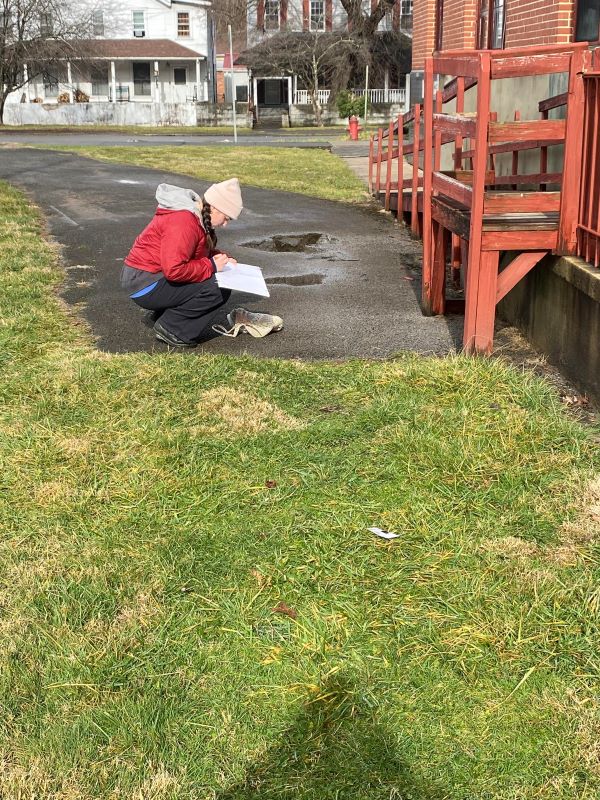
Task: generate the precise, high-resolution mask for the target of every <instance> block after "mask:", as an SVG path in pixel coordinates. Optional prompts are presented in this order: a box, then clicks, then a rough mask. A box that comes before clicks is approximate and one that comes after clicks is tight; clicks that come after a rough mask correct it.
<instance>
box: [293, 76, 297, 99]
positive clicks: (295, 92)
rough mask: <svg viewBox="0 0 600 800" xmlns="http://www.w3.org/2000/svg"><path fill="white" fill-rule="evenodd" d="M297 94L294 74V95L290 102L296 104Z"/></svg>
mask: <svg viewBox="0 0 600 800" xmlns="http://www.w3.org/2000/svg"><path fill="white" fill-rule="evenodd" d="M297 94H298V76H297V75H294V96H293V98H292V103H294V105H295V104H296V95H297Z"/></svg>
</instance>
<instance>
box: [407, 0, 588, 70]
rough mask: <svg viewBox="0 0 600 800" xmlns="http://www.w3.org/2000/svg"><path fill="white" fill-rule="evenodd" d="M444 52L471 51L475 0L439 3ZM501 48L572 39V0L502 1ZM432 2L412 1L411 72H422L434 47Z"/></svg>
mask: <svg viewBox="0 0 600 800" xmlns="http://www.w3.org/2000/svg"><path fill="white" fill-rule="evenodd" d="M443 1H444V14H443V16H444V23H443V39H442V44H443V48H444V50H456V49H459V50H462V49H470V48H475V46H476V36H477V15H478V8H479V0H443ZM505 2H506V13H507V17H506V33H505V47H526V46H528V45H545V44H563V43H568V42H570V41H572V38H573V9H574V5H575V0H505ZM435 9H436V0H414V9H413V63H412V68H413V70H420V69H423V66H424V62H425V58H426V56H428V55H430V54H431V52H432V51H433V48H434V44H435Z"/></svg>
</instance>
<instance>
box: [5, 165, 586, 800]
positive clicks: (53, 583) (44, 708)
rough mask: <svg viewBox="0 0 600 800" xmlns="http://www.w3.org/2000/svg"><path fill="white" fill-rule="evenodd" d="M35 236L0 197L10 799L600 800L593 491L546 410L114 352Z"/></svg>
mask: <svg viewBox="0 0 600 800" xmlns="http://www.w3.org/2000/svg"><path fill="white" fill-rule="evenodd" d="M186 157H187V151H186ZM40 231H41V224H40V220H39V219H38V216H37V214H36V212H35V210H34V209H33V208H32V207H31V206H29V205H28V203H27V202H26V201H25V200H24V198H23V197H22V196H21V195H20V194H19V193H17V192H16V191H14V190H12V189H9V188H7V187H6V186H2V187H0V241H1V248H0V270H1V279H2V292H1V293H0V363H1V369H0V430H1V435H0V462H1V474H2V481H1V484H0V486H1V491H0V529H1V530H2V536H1V538H0V556H1V564H2V568H1V573H0V574H1V583H0V704H1V711H2V713H1V714H0V732H1V733H0V797H2V798H3V800H17V798H18V799H19V800H34V798H36V800H40V799H41V798H43V800H59V799H60V800H88V799H90V798H103V799H106V800H116V799H117V798H127V799H128V800H129V798H133V799H134V800H141V799H142V798H143V799H144V800H145V799H146V798H148V799H150V798H152V799H153V800H155V799H156V798H159V799H160V800H162V799H163V798H164V799H169V800H171V799H173V800H250V799H251V798H253V799H258V798H260V800H276V799H277V800H281V798H287V799H288V800H296V799H298V800H335V799H336V798H337V799H338V800H350V798H352V800H384V799H386V800H387V799H389V800H392V798H394V799H395V800H541V799H546V798H547V800H557V799H558V800H565V799H566V798H568V799H569V800H596V799H597V798H598V796H599V794H600V761H599V749H598V738H599V734H600V716H599V712H598V703H597V690H598V670H599V661H600V655H599V648H598V644H599V641H598V622H599V613H600V591H599V589H598V585H599V583H598V578H599V571H598V561H597V555H598V550H597V534H598V520H599V514H600V483H599V482H598V478H597V475H598V469H599V466H600V465H599V463H598V460H599V459H598V455H597V452H596V450H595V448H594V443H593V441H592V438H591V436H590V433H589V432H586V430H584V429H582V428H581V427H579V426H578V425H577V424H575V423H574V422H572V421H570V420H569V419H567V418H566V417H565V415H564V414H563V412H562V410H561V407H560V403H559V401H558V400H557V398H556V396H555V395H554V394H553V392H552V391H551V390H550V389H549V388H548V387H547V386H546V385H545V384H544V383H542V382H541V381H539V380H537V379H535V378H533V377H531V376H529V375H527V374H521V373H520V372H518V371H516V370H514V369H511V368H509V367H506V366H503V365H502V364H501V363H499V362H498V361H491V360H483V359H481V360H479V359H469V358H462V357H453V358H447V359H435V358H421V357H417V356H414V355H410V354H407V355H399V356H398V357H397V358H395V359H392V360H389V361H387V362H365V361H354V362H348V363H336V364H333V363H331V364H327V363H302V362H292V361H268V360H259V359H253V358H251V357H243V358H234V357H223V356H200V357H198V356H197V355H194V354H164V355H159V354H154V355H150V354H126V355H111V354H106V353H102V352H98V351H97V350H95V349H94V347H93V345H92V344H91V343H90V341H89V339H88V338H87V335H86V333H85V331H84V329H83V328H82V327H81V326H80V325H77V324H76V321H75V319H73V318H72V317H71V316H70V315H69V313H67V312H66V311H65V310H64V308H63V307H62V305H61V303H60V302H59V301H58V300H57V298H56V296H55V294H54V289H55V287H56V285H57V284H58V283H59V282H60V280H61V271H60V269H59V268H58V265H57V258H56V252H55V250H54V249H53V248H52V247H51V246H50V245H49V244H47V243H45V242H44V241H43V240H42V238H41V234H40ZM280 335H285V333H283V334H280ZM594 476H596V477H595V479H594ZM371 525H377V526H380V527H383V528H388V529H391V530H394V531H397V532H398V533H399V534H400V536H399V538H397V539H395V540H394V541H391V542H384V541H382V540H380V539H378V538H376V537H375V536H373V535H372V534H371V533H369V532H368V531H367V528H368V527H369V526H371Z"/></svg>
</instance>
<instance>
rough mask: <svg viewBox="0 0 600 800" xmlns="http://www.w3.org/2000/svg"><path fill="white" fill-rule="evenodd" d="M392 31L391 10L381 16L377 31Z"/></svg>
mask: <svg viewBox="0 0 600 800" xmlns="http://www.w3.org/2000/svg"><path fill="white" fill-rule="evenodd" d="M393 29H394V12H393V10H392V9H389V10H388V11H386V12H385V14H384V15H383V19H382V20H381V22H380V23H379V28H378V30H380V31H391V30H393Z"/></svg>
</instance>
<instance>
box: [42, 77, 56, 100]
mask: <svg viewBox="0 0 600 800" xmlns="http://www.w3.org/2000/svg"><path fill="white" fill-rule="evenodd" d="M43 82H44V96H45V97H58V78H57V77H56V75H51V74H50V73H49V72H44V75H43Z"/></svg>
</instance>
